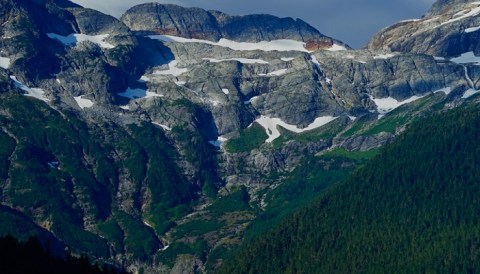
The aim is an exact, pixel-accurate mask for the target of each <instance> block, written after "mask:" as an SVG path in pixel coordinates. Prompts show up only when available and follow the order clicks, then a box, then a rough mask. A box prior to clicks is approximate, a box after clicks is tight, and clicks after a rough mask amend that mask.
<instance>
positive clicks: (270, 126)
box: [255, 116, 338, 143]
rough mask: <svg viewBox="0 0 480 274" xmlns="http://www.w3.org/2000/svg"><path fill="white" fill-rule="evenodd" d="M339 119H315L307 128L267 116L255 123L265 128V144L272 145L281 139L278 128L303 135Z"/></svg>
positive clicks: (331, 117)
mask: <svg viewBox="0 0 480 274" xmlns="http://www.w3.org/2000/svg"><path fill="white" fill-rule="evenodd" d="M337 118H338V117H333V116H325V117H319V118H317V119H315V121H313V123H311V124H310V125H308V126H307V127H306V128H298V127H297V126H296V125H290V124H287V123H285V122H284V121H282V120H281V119H280V118H270V117H267V116H261V117H260V118H258V119H257V120H255V122H257V123H258V124H260V125H261V126H262V127H263V128H265V131H266V133H267V135H268V139H267V140H266V141H265V142H266V143H271V142H272V141H273V140H275V139H277V138H278V137H280V131H279V130H278V128H277V126H281V127H283V128H285V129H287V130H289V131H292V132H295V133H302V132H305V131H309V130H313V129H316V128H319V127H321V126H324V125H326V124H328V123H330V122H331V121H333V120H335V119H337Z"/></svg>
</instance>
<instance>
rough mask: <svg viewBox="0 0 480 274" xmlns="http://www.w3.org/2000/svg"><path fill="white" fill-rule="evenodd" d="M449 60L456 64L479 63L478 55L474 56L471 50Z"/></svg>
mask: <svg viewBox="0 0 480 274" xmlns="http://www.w3.org/2000/svg"><path fill="white" fill-rule="evenodd" d="M450 61H452V62H454V63H457V64H475V65H479V64H480V57H477V56H475V54H474V53H473V51H469V52H465V53H463V54H462V55H460V56H459V57H455V58H452V59H450Z"/></svg>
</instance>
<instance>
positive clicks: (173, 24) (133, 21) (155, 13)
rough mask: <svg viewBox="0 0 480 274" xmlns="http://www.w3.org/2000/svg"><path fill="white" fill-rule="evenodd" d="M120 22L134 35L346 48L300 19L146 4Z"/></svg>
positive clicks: (134, 8)
mask: <svg viewBox="0 0 480 274" xmlns="http://www.w3.org/2000/svg"><path fill="white" fill-rule="evenodd" d="M121 20H122V21H123V22H124V23H125V24H126V25H127V26H128V27H129V28H130V29H131V30H133V31H137V32H143V33H146V34H160V35H172V36H179V37H184V38H195V39H203V40H209V41H218V40H219V39H221V38H225V39H229V40H234V41H238V42H260V41H272V40H279V39H291V40H296V41H302V42H305V43H306V48H307V49H308V50H317V49H321V48H327V47H330V46H332V45H333V44H334V43H335V44H340V45H345V44H344V43H342V42H339V41H336V40H334V39H332V38H330V37H327V36H325V35H323V34H322V33H320V32H319V31H318V30H316V29H315V28H313V27H312V26H310V25H309V24H307V23H306V22H304V21H302V20H300V19H297V20H295V19H292V18H279V17H276V16H272V15H265V14H256V15H246V16H230V15H228V14H225V13H223V12H219V11H206V10H203V9H200V8H184V7H180V6H177V5H171V4H159V3H147V4H142V5H138V6H135V7H132V8H131V9H129V10H128V11H127V12H126V13H125V14H124V15H123V16H122V18H121Z"/></svg>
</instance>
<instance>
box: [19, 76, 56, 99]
mask: <svg viewBox="0 0 480 274" xmlns="http://www.w3.org/2000/svg"><path fill="white" fill-rule="evenodd" d="M10 79H12V80H13V82H14V85H15V87H16V88H19V89H21V90H23V91H25V92H27V94H25V96H30V97H33V98H36V99H38V100H42V101H44V102H48V101H49V100H48V99H47V97H45V91H43V90H42V89H39V88H29V87H27V86H25V85H24V84H22V83H20V82H19V81H18V80H17V77H15V76H10Z"/></svg>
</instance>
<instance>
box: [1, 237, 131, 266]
mask: <svg viewBox="0 0 480 274" xmlns="http://www.w3.org/2000/svg"><path fill="white" fill-rule="evenodd" d="M0 272H2V273H8V274H17V273H18V274H27V273H28V274H40V273H49V274H57V273H58V274H65V273H71V274H77V273H78V274H117V273H126V272H121V271H117V270H116V269H114V268H112V267H108V266H103V267H99V266H97V265H92V264H91V263H90V261H89V260H88V258H86V257H79V258H76V257H72V256H70V255H67V256H65V257H64V258H62V257H56V256H53V255H52V254H51V253H50V252H49V251H48V248H47V249H44V248H43V247H42V245H41V244H40V243H39V241H38V240H37V238H34V237H32V238H30V239H28V241H26V242H19V241H17V240H16V239H15V238H13V237H12V236H6V237H4V238H1V239H0Z"/></svg>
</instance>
